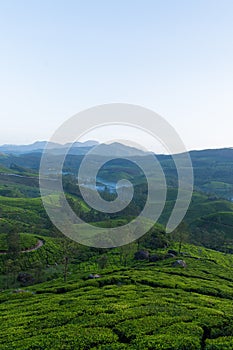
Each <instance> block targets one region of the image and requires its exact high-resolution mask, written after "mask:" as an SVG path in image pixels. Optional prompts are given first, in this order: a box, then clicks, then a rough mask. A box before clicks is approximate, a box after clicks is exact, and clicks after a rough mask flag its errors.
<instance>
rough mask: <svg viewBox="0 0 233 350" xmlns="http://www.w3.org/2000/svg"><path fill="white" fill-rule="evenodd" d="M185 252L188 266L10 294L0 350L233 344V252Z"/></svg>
mask: <svg viewBox="0 0 233 350" xmlns="http://www.w3.org/2000/svg"><path fill="white" fill-rule="evenodd" d="M184 250H185V252H186V255H187V256H186V257H185V260H186V262H187V268H186V269H181V268H172V267H171V263H172V259H171V260H165V261H160V262H158V263H154V264H152V263H146V262H144V263H143V262H141V263H137V264H135V265H134V266H131V267H129V268H115V271H114V269H113V268H111V269H110V268H107V269H106V270H103V271H102V277H101V278H100V279H98V280H85V279H83V277H85V276H86V275H87V274H88V272H86V273H85V274H84V273H81V272H80V273H75V274H74V275H73V276H72V275H71V277H70V278H69V283H66V284H64V283H63V282H62V281H61V280H56V281H52V282H47V283H44V284H40V285H36V286H33V287H28V288H27V290H28V291H27V292H25V293H19V294H15V293H11V292H9V291H8V292H2V293H1V294H0V311H1V317H2V322H1V324H0V330H1V332H0V344H1V345H0V349H18V350H20V349H22V350H27V349H43V350H46V349H51V348H52V349H96V350H97V349H105V350H107V349H108V350H109V349H140V350H144V349H145V350H146V349H153V350H154V349H167V350H168V349H187V350H190V349H195V350H198V349H206V350H207V349H208V350H210V349H232V348H233V337H232V331H233V321H232V317H233V311H232V299H233V277H232V271H231V269H232V265H233V257H232V256H231V255H224V254H221V253H218V252H214V251H211V250H207V249H204V248H198V247H195V246H189V245H186V246H185V247H184ZM92 272H99V271H92ZM16 309H17V314H16V312H15V310H16Z"/></svg>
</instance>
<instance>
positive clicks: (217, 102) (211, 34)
mask: <svg viewBox="0 0 233 350" xmlns="http://www.w3.org/2000/svg"><path fill="white" fill-rule="evenodd" d="M0 45H1V53H0V96H1V98H0V115H1V129H0V144H3V143H30V142H33V141H35V140H44V139H49V137H50V136H51V134H52V133H53V131H54V130H55V129H56V128H57V127H58V126H59V125H60V124H61V123H62V122H63V121H65V120H66V119H67V118H68V117H70V116H72V115H73V114H76V113H77V112H79V111H80V110H82V109H85V108H89V107H91V106H94V105H98V104H102V103H111V102H127V103H133V104H139V105H142V106H145V107H148V108H151V109H153V110H154V111H156V112H157V113H159V114H160V115H162V116H163V117H165V118H166V119H167V120H168V121H169V122H170V123H171V124H172V125H173V126H174V127H175V128H176V130H177V131H178V132H179V134H180V135H181V137H182V138H183V140H184V142H185V144H186V145H187V148H188V149H201V148H215V147H225V146H233V139H232V132H233V1H231V0H229V1H226V0H221V1H220V0H218V1H216V0H189V1H187V0H153V1H147V0H145V1H142V0H140V1H137V0H136V1H135V0H117V1H111V0H106V1H103V0H98V1H96V0H92V1H89V0H85V1H83V0H82V1H72V0H69V1H57V0H49V1H45V0H42V1H31V0H30V1H24V0H22V1H16V0H14V1H3V0H2V1H0Z"/></svg>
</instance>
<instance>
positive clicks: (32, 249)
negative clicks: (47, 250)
mask: <svg viewBox="0 0 233 350" xmlns="http://www.w3.org/2000/svg"><path fill="white" fill-rule="evenodd" d="M43 245H44V242H43V241H42V240H41V239H38V242H37V244H36V245H35V246H34V247H32V248H28V249H25V250H21V251H20V253H30V252H34V251H35V250H37V249H39V248H41V247H42V246H43ZM6 254H8V252H6V251H0V255H6Z"/></svg>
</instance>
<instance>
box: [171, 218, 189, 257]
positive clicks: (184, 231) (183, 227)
mask: <svg viewBox="0 0 233 350" xmlns="http://www.w3.org/2000/svg"><path fill="white" fill-rule="evenodd" d="M189 236H190V232H189V228H188V226H187V224H186V223H185V222H184V221H182V222H181V223H180V224H179V226H178V227H177V228H176V229H175V230H174V231H173V232H172V233H171V235H170V237H171V240H172V241H174V242H178V244H179V248H178V252H179V254H180V252H181V249H182V245H183V244H184V243H185V242H188V241H189Z"/></svg>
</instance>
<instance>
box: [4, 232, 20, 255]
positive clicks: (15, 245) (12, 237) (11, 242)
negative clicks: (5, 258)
mask: <svg viewBox="0 0 233 350" xmlns="http://www.w3.org/2000/svg"><path fill="white" fill-rule="evenodd" d="M7 245H8V252H9V254H11V255H12V256H13V257H16V256H17V255H18V254H19V252H20V236H19V233H18V232H16V230H14V229H12V230H10V232H9V233H8V235H7Z"/></svg>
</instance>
